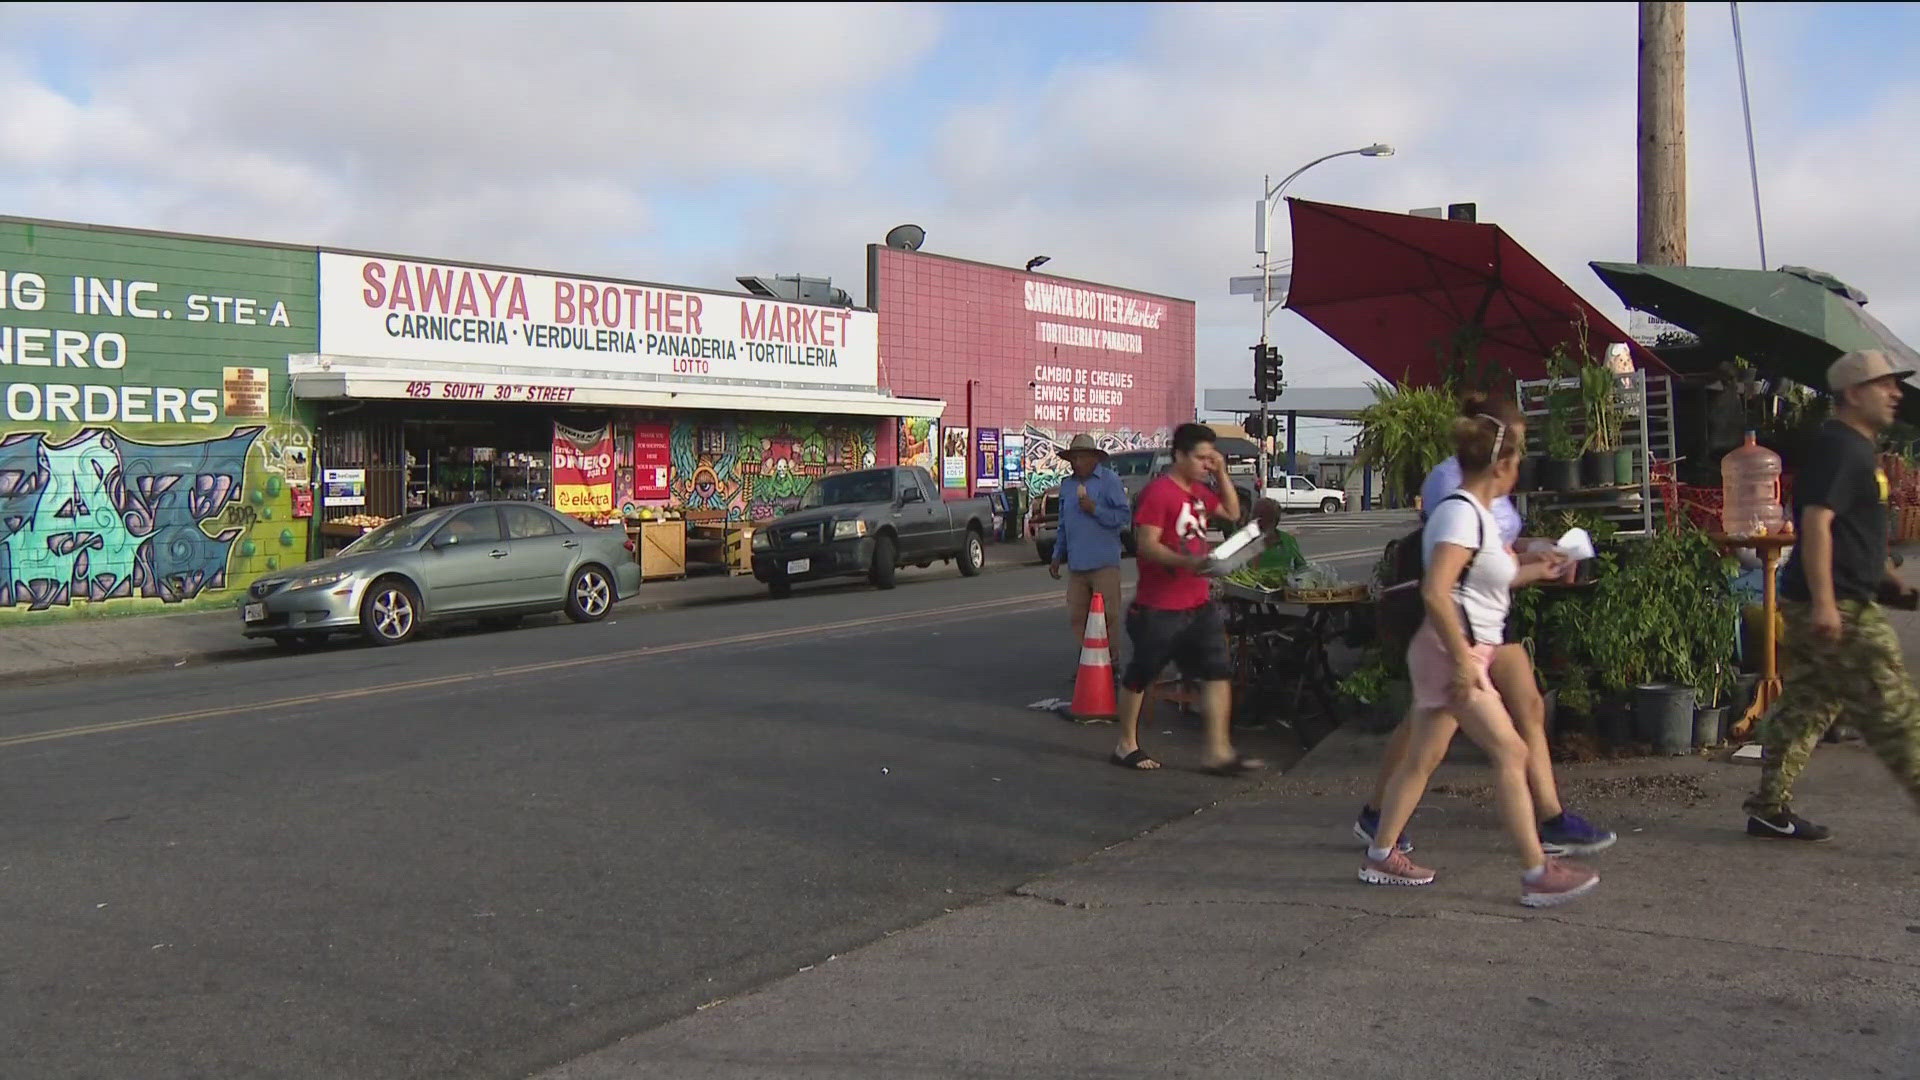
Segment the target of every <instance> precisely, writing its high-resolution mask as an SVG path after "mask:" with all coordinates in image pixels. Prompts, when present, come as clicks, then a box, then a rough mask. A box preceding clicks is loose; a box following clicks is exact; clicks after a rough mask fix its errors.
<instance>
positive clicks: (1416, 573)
mask: <svg viewBox="0 0 1920 1080" xmlns="http://www.w3.org/2000/svg"><path fill="white" fill-rule="evenodd" d="M1448 499H1463V500H1467V501H1469V502H1471V501H1472V500H1470V499H1467V497H1466V496H1465V495H1462V494H1460V493H1459V492H1454V493H1453V494H1452V495H1449V496H1447V498H1446V499H1442V500H1440V501H1441V502H1446V501H1447V500H1448ZM1474 517H1475V518H1476V519H1478V520H1479V524H1480V536H1479V539H1478V540H1477V541H1476V546H1475V551H1474V553H1473V558H1474V559H1478V558H1479V557H1480V552H1479V550H1478V549H1479V548H1480V547H1484V546H1486V543H1487V523H1486V520H1485V519H1484V518H1480V515H1478V514H1475V515H1474ZM1425 531H1426V523H1425V522H1422V523H1421V526H1420V528H1418V529H1415V530H1413V531H1412V532H1410V533H1408V534H1407V535H1405V536H1403V537H1401V538H1400V539H1398V540H1394V541H1391V542H1389V543H1388V544H1387V548H1386V551H1385V553H1384V554H1383V555H1382V556H1381V559H1380V564H1381V567H1382V569H1381V571H1380V573H1381V577H1382V580H1381V582H1380V600H1379V603H1378V604H1377V605H1375V611H1374V625H1375V626H1376V627H1377V628H1378V631H1379V634H1380V640H1381V642H1382V644H1383V645H1385V646H1386V648H1388V649H1391V650H1393V652H1394V653H1395V654H1396V655H1397V654H1399V653H1402V652H1405V651H1406V649H1407V645H1408V644H1409V643H1410V642H1412V641H1413V635H1415V634H1417V633H1419V632H1420V626H1421V624H1422V623H1424V622H1426V621H1427V605H1426V601H1424V600H1422V599H1421V598H1420V579H1421V578H1422V577H1425V576H1426V569H1427V568H1426V561H1425V559H1424V558H1422V555H1421V551H1420V537H1421V534H1422V533H1424V532H1425ZM1472 570H1473V561H1472V559H1470V560H1468V562H1467V566H1466V569H1465V570H1462V571H1461V572H1460V580H1461V581H1465V580H1466V579H1467V574H1468V573H1470V572H1471V571H1472ZM1467 637H1468V639H1469V640H1472V637H1473V627H1472V624H1470V623H1469V624H1468V625H1467Z"/></svg>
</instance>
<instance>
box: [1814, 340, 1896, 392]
mask: <svg viewBox="0 0 1920 1080" xmlns="http://www.w3.org/2000/svg"><path fill="white" fill-rule="evenodd" d="M1911 374H1913V371H1912V370H1911V369H1908V370H1902V369H1900V368H1898V367H1896V366H1894V363H1893V357H1891V356H1889V355H1887V354H1886V353H1885V352H1882V351H1881V350H1879V349H1861V350H1859V351H1857V352H1850V353H1848V354H1846V355H1845V356H1842V357H1841V358H1840V359H1838V360H1835V361H1834V362H1833V364H1832V366H1830V367H1828V368H1827V389H1828V390H1830V391H1832V392H1833V393H1836V394H1837V393H1839V392H1840V391H1842V390H1845V389H1848V388H1849V387H1854V386H1859V385H1860V384H1861V383H1870V382H1872V381H1874V380H1875V379H1884V378H1886V377H1887V376H1889V375H1897V376H1899V377H1900V378H1902V379H1904V378H1906V377H1907V376H1909V375H1911Z"/></svg>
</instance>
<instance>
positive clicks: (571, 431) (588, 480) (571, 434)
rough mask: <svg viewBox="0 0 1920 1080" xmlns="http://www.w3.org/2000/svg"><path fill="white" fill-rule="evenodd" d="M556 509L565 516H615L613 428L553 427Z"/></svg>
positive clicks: (554, 498) (561, 425) (554, 500)
mask: <svg viewBox="0 0 1920 1080" xmlns="http://www.w3.org/2000/svg"><path fill="white" fill-rule="evenodd" d="M553 507H554V509H556V510H558V511H560V512H561V513H563V514H582V515H585V514H611V513H613V428H612V426H611V425H608V426H605V427H599V428H594V429H593V430H591V431H581V430H580V429H578V428H570V427H568V426H567V425H565V424H561V423H555V424H554V425H553Z"/></svg>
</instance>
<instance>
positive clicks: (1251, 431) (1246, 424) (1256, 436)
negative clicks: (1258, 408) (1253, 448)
mask: <svg viewBox="0 0 1920 1080" xmlns="http://www.w3.org/2000/svg"><path fill="white" fill-rule="evenodd" d="M1240 426H1241V427H1242V428H1243V429H1245V430H1246V433H1247V438H1249V439H1252V440H1253V441H1254V442H1259V441H1260V440H1261V439H1264V438H1266V437H1267V429H1266V426H1265V425H1264V424H1262V423H1261V422H1260V414H1259V413H1248V414H1247V418H1246V419H1245V420H1244V421H1242V422H1241V424H1240Z"/></svg>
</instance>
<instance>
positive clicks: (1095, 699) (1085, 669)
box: [1069, 592, 1118, 724]
mask: <svg viewBox="0 0 1920 1080" xmlns="http://www.w3.org/2000/svg"><path fill="white" fill-rule="evenodd" d="M1117 704H1118V703H1117V702H1115V701H1114V696H1113V653H1112V651H1111V650H1110V649H1109V648H1108V642H1107V602H1106V598H1105V597H1103V596H1101V595H1100V594H1099V593H1098V592H1096V593H1094V594H1093V606H1092V607H1091V608H1089V609H1088V611H1087V629H1086V632H1085V634H1084V635H1083V636H1082V637H1081V640H1080V671H1079V673H1078V674H1077V675H1075V676H1074V679H1073V704H1072V706H1070V707H1069V712H1070V714H1071V715H1072V716H1073V718H1074V719H1075V720H1078V721H1080V722H1081V723H1083V724H1084V723H1086V722H1088V721H1090V720H1112V719H1113V718H1114V716H1115V714H1116V712H1117V711H1118V710H1117V708H1116V705H1117Z"/></svg>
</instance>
